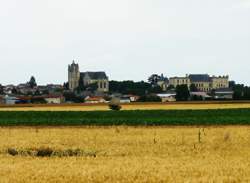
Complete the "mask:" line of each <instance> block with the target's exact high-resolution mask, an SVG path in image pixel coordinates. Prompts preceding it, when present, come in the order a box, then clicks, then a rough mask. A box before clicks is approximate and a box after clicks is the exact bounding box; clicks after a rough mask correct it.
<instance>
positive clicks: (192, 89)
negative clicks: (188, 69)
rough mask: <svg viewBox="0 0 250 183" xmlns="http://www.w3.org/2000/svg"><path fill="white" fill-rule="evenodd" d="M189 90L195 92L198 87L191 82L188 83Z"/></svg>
mask: <svg viewBox="0 0 250 183" xmlns="http://www.w3.org/2000/svg"><path fill="white" fill-rule="evenodd" d="M190 91H191V92H197V91H198V88H197V87H196V86H195V84H193V83H192V84H191V85H190Z"/></svg>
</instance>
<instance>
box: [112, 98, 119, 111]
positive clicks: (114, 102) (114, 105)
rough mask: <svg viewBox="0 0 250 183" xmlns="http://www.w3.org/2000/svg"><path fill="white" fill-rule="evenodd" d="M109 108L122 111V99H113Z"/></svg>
mask: <svg viewBox="0 0 250 183" xmlns="http://www.w3.org/2000/svg"><path fill="white" fill-rule="evenodd" d="M109 108H110V109H111V110H113V111H120V110H121V108H122V106H121V105H120V99H119V98H113V99H111V101H110V104H109Z"/></svg>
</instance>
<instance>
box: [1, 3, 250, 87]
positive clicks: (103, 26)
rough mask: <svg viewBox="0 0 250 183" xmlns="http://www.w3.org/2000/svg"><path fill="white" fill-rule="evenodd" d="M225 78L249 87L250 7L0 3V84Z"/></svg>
mask: <svg viewBox="0 0 250 183" xmlns="http://www.w3.org/2000/svg"><path fill="white" fill-rule="evenodd" d="M73 59H74V60H76V61H77V62H78V63H79V64H80V68H81V71H106V72H107V74H108V75H109V77H110V79H112V80H132V79H133V80H146V79H147V77H148V76H149V75H150V74H152V73H159V74H160V73H164V74H165V75H166V76H168V77H169V76H176V75H180V76H182V75H185V74H186V73H208V74H211V75H223V74H228V75H230V79H234V80H236V81H237V82H241V83H245V84H248V85H250V66H249V65H250V64H249V63H250V0H0V63H1V66H0V68H1V71H0V83H2V84H10V83H13V84H17V83H21V82H26V81H28V80H29V78H30V76H31V75H34V76H35V77H36V79H37V82H38V84H46V83H62V82H64V81H66V80H67V65H68V64H69V63H71V62H72V60H73Z"/></svg>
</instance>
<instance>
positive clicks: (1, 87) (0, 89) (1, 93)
mask: <svg viewBox="0 0 250 183" xmlns="http://www.w3.org/2000/svg"><path fill="white" fill-rule="evenodd" d="M3 94H4V91H3V86H2V85H1V84H0V95H3Z"/></svg>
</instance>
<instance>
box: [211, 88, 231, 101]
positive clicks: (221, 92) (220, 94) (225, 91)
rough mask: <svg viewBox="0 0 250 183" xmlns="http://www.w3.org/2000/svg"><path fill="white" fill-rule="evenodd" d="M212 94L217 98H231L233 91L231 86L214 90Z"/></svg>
mask: <svg viewBox="0 0 250 183" xmlns="http://www.w3.org/2000/svg"><path fill="white" fill-rule="evenodd" d="M213 94H214V99H217V100H232V99H233V95H234V92H233V90H232V89H231V88H220V89H216V90H214V92H213Z"/></svg>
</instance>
